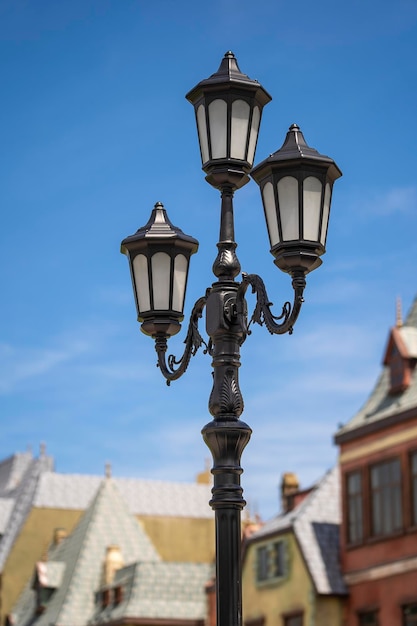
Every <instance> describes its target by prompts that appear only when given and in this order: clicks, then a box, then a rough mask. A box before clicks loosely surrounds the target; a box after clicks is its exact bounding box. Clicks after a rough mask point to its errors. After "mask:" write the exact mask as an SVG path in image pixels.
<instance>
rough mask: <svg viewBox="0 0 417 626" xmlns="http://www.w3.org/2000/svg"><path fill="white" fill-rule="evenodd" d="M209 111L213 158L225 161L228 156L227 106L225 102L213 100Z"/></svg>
mask: <svg viewBox="0 0 417 626" xmlns="http://www.w3.org/2000/svg"><path fill="white" fill-rule="evenodd" d="M208 110H209V124H210V141H211V158H212V159H225V158H226V156H227V154H226V148H227V104H226V102H225V101H224V100H219V99H218V100H213V102H210V104H209V108H208Z"/></svg>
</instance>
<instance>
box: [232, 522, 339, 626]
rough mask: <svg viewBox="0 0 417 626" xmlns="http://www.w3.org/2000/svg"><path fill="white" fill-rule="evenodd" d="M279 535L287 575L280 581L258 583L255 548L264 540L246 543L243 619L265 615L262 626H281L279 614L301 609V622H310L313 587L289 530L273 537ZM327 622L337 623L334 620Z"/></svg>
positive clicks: (307, 623) (313, 614)
mask: <svg viewBox="0 0 417 626" xmlns="http://www.w3.org/2000/svg"><path fill="white" fill-rule="evenodd" d="M278 538H279V539H281V538H282V539H284V540H285V541H286V544H287V546H288V566H289V568H288V575H287V576H285V577H284V578H283V580H282V581H281V582H275V583H274V582H271V583H270V584H266V583H262V584H261V585H258V584H257V582H256V548H257V547H258V546H260V545H262V543H263V542H261V541H260V542H259V543H258V542H257V543H255V544H250V545H249V547H248V550H247V553H246V555H245V560H244V564H243V578H242V593H243V621H244V623H246V622H250V621H252V620H257V619H259V618H262V617H264V618H265V622H264V624H265V626H282V624H283V620H282V614H284V613H291V612H293V611H298V610H302V611H303V612H304V624H305V625H306V626H313V625H314V621H313V620H314V616H315V602H314V589H313V584H312V581H311V578H310V576H309V574H308V572H307V570H306V566H305V564H304V560H303V558H302V555H301V553H300V550H299V547H298V544H297V542H296V540H295V538H294V535H293V534H292V533H286V534H285V535H280V536H279V537H278V536H276V537H274V540H275V539H278ZM320 626H325V624H324V623H323V624H320ZM329 626H337V622H334V623H332V624H329Z"/></svg>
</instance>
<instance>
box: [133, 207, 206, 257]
mask: <svg viewBox="0 0 417 626" xmlns="http://www.w3.org/2000/svg"><path fill="white" fill-rule="evenodd" d="M144 239H146V240H149V243H152V240H153V242H154V243H159V242H160V241H161V240H166V239H177V240H180V241H181V242H183V243H184V244H186V245H187V244H188V245H189V247H190V248H191V250H192V252H191V253H193V252H196V251H197V248H198V241H197V239H194V237H191V235H186V234H185V233H183V231H182V230H181V228H178V226H174V225H173V224H172V222H171V221H170V219H169V217H168V215H167V212H166V209H165V207H164V205H163V204H162V202H157V203H156V204H155V206H154V208H153V209H152V213H151V216H150V218H149V220H148V222H147V223H146V224H145V226H142V227H141V228H139V229H138V230H137V231H136V233H135V234H134V235H130V236H129V237H126V238H125V239H123V241H122V243H121V252H122V253H123V254H127V252H128V250H129V247H130V246H131V245H132V244H135V243H139V242H140V241H142V240H144Z"/></svg>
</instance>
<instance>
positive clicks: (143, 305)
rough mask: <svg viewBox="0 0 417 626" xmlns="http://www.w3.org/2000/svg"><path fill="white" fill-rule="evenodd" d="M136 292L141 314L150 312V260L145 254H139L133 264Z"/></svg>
mask: <svg viewBox="0 0 417 626" xmlns="http://www.w3.org/2000/svg"><path fill="white" fill-rule="evenodd" d="M132 268H133V276H134V281H135V291H136V296H137V301H138V308H139V312H140V313H143V312H144V311H150V309H151V298H150V293H149V275H148V259H147V258H146V256H145V255H144V254H138V255H137V256H135V258H134V259H133V263H132Z"/></svg>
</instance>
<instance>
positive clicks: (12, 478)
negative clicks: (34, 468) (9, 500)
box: [0, 452, 33, 496]
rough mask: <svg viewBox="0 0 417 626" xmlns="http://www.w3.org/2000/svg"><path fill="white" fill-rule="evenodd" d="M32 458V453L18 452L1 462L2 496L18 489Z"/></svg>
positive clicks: (0, 484)
mask: <svg viewBox="0 0 417 626" xmlns="http://www.w3.org/2000/svg"><path fill="white" fill-rule="evenodd" d="M32 458H33V457H32V454H31V452H17V453H16V454H13V455H12V456H10V457H8V458H7V459H4V460H3V461H1V462H0V496H3V495H10V494H11V492H13V490H15V489H16V488H17V486H18V485H19V483H20V481H21V479H22V477H23V475H24V473H25V472H26V470H27V468H28V466H29V464H30V462H31V461H32Z"/></svg>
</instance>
